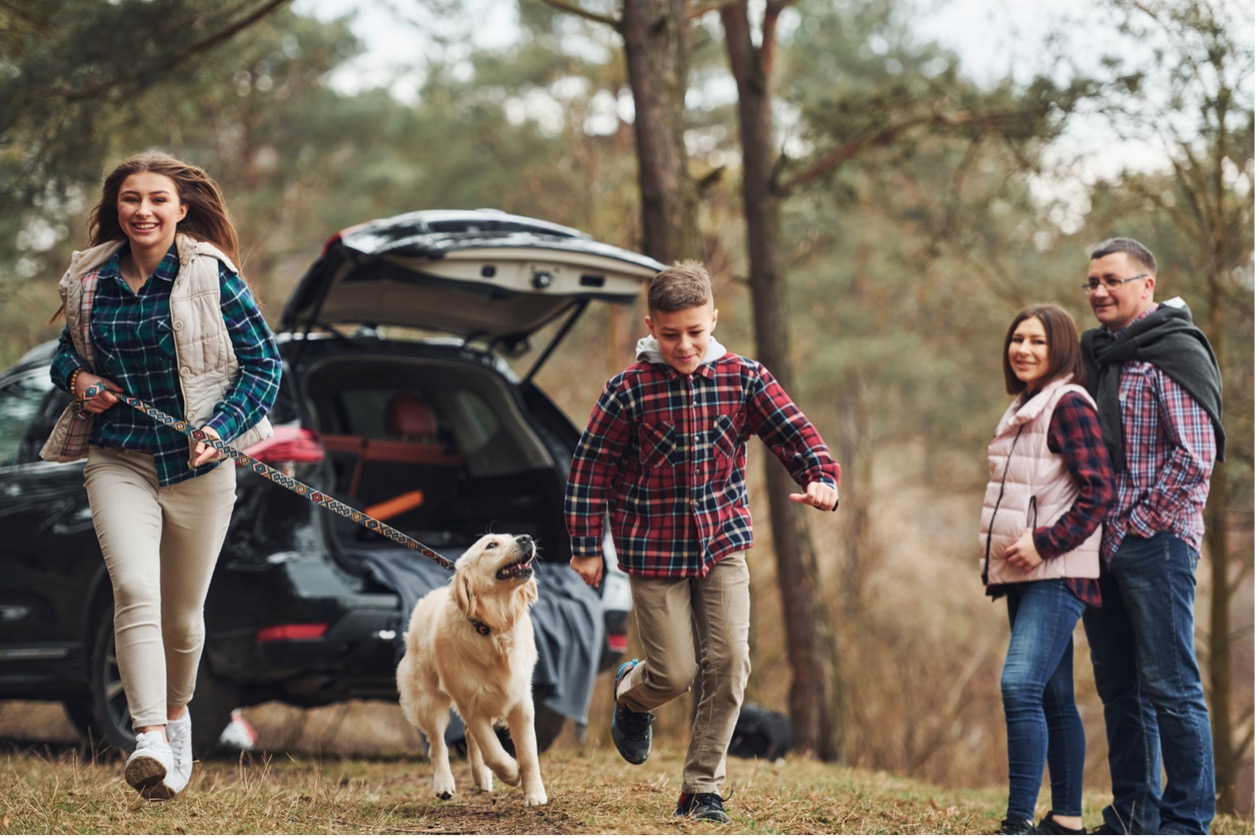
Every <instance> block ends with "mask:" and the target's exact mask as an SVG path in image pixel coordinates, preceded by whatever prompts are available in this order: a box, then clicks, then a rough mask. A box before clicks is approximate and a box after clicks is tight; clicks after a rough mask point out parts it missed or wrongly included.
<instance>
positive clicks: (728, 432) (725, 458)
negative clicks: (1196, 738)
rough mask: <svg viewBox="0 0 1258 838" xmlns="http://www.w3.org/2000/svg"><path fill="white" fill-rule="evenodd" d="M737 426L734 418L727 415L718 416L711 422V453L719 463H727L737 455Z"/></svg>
mask: <svg viewBox="0 0 1258 838" xmlns="http://www.w3.org/2000/svg"><path fill="white" fill-rule="evenodd" d="M738 446H739V440H738V428H736V427H735V426H734V420H733V419H731V418H730V417H728V416H718V417H717V419H716V422H714V423H713V424H712V455H713V456H714V457H715V458H716V461H717V462H718V463H721V464H725V463H728V462H729V461H730V460H733V459H734V458H735V457H736V456H737V455H738Z"/></svg>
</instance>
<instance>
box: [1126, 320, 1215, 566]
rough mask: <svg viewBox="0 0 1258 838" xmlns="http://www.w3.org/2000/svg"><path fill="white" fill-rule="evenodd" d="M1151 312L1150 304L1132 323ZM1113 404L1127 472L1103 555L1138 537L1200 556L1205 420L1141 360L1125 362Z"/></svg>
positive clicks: (1209, 462)
mask: <svg viewBox="0 0 1258 838" xmlns="http://www.w3.org/2000/svg"><path fill="white" fill-rule="evenodd" d="M1156 308H1157V306H1150V307H1149V308H1148V309H1146V310H1145V311H1144V312H1142V313H1141V314H1140V316H1139V317H1137V318H1136V320H1140V319H1141V318H1143V317H1147V316H1148V315H1149V314H1151V313H1152V312H1153V311H1155V310H1156ZM1133 322H1134V321H1133ZM1118 401H1119V404H1120V405H1121V406H1122V411H1123V434H1124V436H1125V438H1126V446H1127V470H1126V471H1123V472H1119V473H1118V475H1117V482H1118V503H1117V504H1115V505H1114V508H1113V509H1112V510H1111V511H1110V514H1109V517H1108V518H1107V519H1106V521H1105V535H1104V537H1103V539H1102V541H1101V556H1102V557H1103V558H1104V559H1105V560H1106V561H1109V560H1111V559H1113V558H1114V554H1115V553H1116V552H1117V551H1118V548H1119V545H1121V544H1122V543H1123V538H1125V537H1126V535H1127V534H1128V533H1129V532H1130V533H1133V534H1135V535H1138V536H1140V537H1141V538H1150V537H1152V536H1153V535H1154V534H1155V533H1159V532H1164V533H1170V534H1171V535H1173V536H1175V537H1176V538H1178V539H1180V540H1181V541H1183V542H1185V543H1186V544H1187V545H1188V546H1189V547H1190V548H1192V549H1193V550H1196V551H1198V552H1200V550H1201V537H1202V535H1203V534H1204V533H1205V522H1204V520H1203V519H1202V510H1203V509H1204V508H1205V505H1206V496H1207V495H1209V494H1210V475H1211V473H1212V472H1213V470H1214V460H1215V454H1216V447H1215V439H1214V426H1213V425H1212V424H1211V423H1210V415H1209V414H1208V413H1206V411H1205V409H1204V408H1203V407H1202V406H1201V405H1199V404H1197V402H1196V401H1194V400H1193V398H1192V397H1191V396H1189V395H1188V393H1186V392H1185V391H1184V389H1183V388H1182V387H1180V386H1179V385H1178V384H1176V383H1175V382H1174V381H1173V380H1172V379H1171V378H1170V376H1168V375H1166V373H1164V372H1162V371H1161V370H1160V369H1158V368H1157V367H1155V366H1153V365H1152V364H1149V363H1146V362H1144V361H1128V362H1127V363H1125V364H1123V374H1122V378H1120V379H1119V384H1118Z"/></svg>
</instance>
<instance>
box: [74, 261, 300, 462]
mask: <svg viewBox="0 0 1258 838" xmlns="http://www.w3.org/2000/svg"><path fill="white" fill-rule="evenodd" d="M126 252H127V248H126V247H123V248H122V249H121V250H119V251H118V253H116V254H114V256H113V257H112V258H111V259H110V260H109V261H108V262H106V263H105V264H104V265H102V266H101V268H100V273H99V275H98V277H97V280H96V283H97V285H96V291H95V296H94V299H93V301H92V318H91V333H90V334H91V341H92V345H93V346H94V347H95V349H96V372H97V373H98V374H99V375H101V376H102V377H103V378H107V379H110V380H111V381H113V382H114V383H115V384H117V385H118V386H119V387H120V388H121V389H122V391H123V392H124V393H127V394H128V395H130V396H133V397H135V398H137V399H140V400H142V401H145V402H148V403H149V404H151V405H153V406H154V407H156V408H157V409H158V410H161V411H163V412H165V413H168V414H170V415H171V416H175V417H177V418H182V417H183V415H184V405H183V391H182V390H181V389H180V384H179V374H178V372H177V371H176V369H175V338H174V334H173V333H172V331H171V327H170V292H171V288H172V287H173V285H174V281H175V277H176V276H177V275H178V273H179V253H178V251H177V249H176V246H175V245H171V248H170V250H169V251H168V252H167V254H166V255H165V256H164V257H163V258H162V261H161V263H160V264H158V266H157V270H155V271H154V272H153V276H152V277H150V278H149V280H148V281H147V282H146V283H145V284H144V285H143V286H142V287H141V288H140V291H139V293H138V294H133V293H132V292H131V289H130V288H128V287H127V285H126V282H124V281H123V279H122V274H121V272H120V271H119V268H118V262H119V259H120V258H121V256H122V255H123V254H124V253H126ZM218 271H219V286H220V288H221V295H220V305H221V307H222V311H223V322H224V323H225V324H226V326H227V332H228V335H229V336H230V337H231V342H232V349H233V350H234V352H235V353H236V359H237V361H239V362H240V374H239V376H238V377H237V378H236V381H235V382H234V383H233V384H232V385H231V387H230V388H229V389H228V391H227V394H226V395H225V396H224V398H223V400H222V401H221V402H219V403H218V404H217V405H215V409H214V416H213V417H212V418H211V419H210V420H209V421H208V422H206V423H205V427H209V428H213V429H214V430H215V431H217V432H218V434H219V436H221V437H222V438H223V439H225V440H231V439H234V438H235V437H237V436H239V435H240V434H241V433H242V432H244V431H247V430H248V429H249V428H251V427H253V426H254V425H256V424H257V423H258V422H260V421H262V419H263V418H264V417H265V416H266V414H267V412H268V411H269V410H270V409H271V405H272V404H273V403H274V402H275V397H276V394H277V393H278V392H279V382H280V355H279V350H278V348H277V347H276V345H275V338H274V337H273V336H272V335H271V330H270V328H269V327H268V326H267V324H266V320H265V319H264V318H263V316H262V313H261V312H260V311H259V310H258V306H257V303H256V302H255V301H254V299H253V295H252V294H251V293H250V291H249V286H248V285H246V284H245V281H244V280H243V279H242V278H241V277H240V276H239V275H237V274H236V273H234V272H233V271H231V270H230V269H228V268H227V266H225V265H224V264H223V263H222V262H219V263H218ZM86 366H88V364H87V362H86V361H85V360H84V359H82V358H80V357H79V355H78V353H77V352H75V349H74V343H73V342H72V341H71V340H70V333H69V330H68V329H65V330H63V331H62V334H61V342H60V344H59V345H58V347H57V356H56V358H54V359H53V363H52V369H51V375H52V380H53V382H54V383H56V384H57V385H58V386H59V387H61V388H62V389H63V390H66V391H69V381H70V375H71V374H72V373H73V372H74V371H75V370H76V369H78V368H79V367H86ZM89 441H90V442H91V444H92V445H97V446H101V447H109V448H124V449H130V450H136V451H151V452H152V454H153V460H154V463H155V465H156V466H157V474H158V482H159V483H160V485H162V486H169V485H171V484H173V483H178V482H180V481H182V480H187V479H188V478H190V477H195V476H197V475H199V474H204V473H206V472H207V471H210V470H211V469H213V468H214V467H215V466H216V465H218V463H219V462H221V460H219V461H217V462H215V463H211V464H209V465H205V466H201V467H200V468H197V469H192V468H190V467H189V466H188V451H189V448H188V438H187V437H186V436H184V435H183V434H182V433H180V432H179V431H176V430H174V429H173V428H168V427H166V426H165V425H162V424H159V423H157V422H156V421H155V420H153V419H151V418H149V417H148V416H146V415H144V414H142V413H140V412H139V411H137V410H133V409H132V408H129V407H127V406H126V405H124V404H117V405H114V406H113V407H112V408H110V409H109V410H107V411H105V412H104V413H102V414H100V415H98V416H97V417H96V418H95V421H94V422H93V424H92V432H91V436H90V437H89Z"/></svg>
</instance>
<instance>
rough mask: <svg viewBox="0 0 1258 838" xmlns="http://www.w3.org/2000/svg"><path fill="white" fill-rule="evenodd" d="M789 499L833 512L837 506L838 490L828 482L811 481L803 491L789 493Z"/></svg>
mask: <svg viewBox="0 0 1258 838" xmlns="http://www.w3.org/2000/svg"><path fill="white" fill-rule="evenodd" d="M791 500H793V501H795V502H796V503H802V504H804V505H805V506H811V507H813V508H815V509H823V510H825V511H827V512H833V511H834V510H836V509H838V508H839V490H838V489H836V488H834V487H833V486H831V485H830V484H829V483H820V482H817V481H813V482H812V483H809V484H808V488H807V489H805V490H804V491H803V492H796V493H794V494H793V495H791Z"/></svg>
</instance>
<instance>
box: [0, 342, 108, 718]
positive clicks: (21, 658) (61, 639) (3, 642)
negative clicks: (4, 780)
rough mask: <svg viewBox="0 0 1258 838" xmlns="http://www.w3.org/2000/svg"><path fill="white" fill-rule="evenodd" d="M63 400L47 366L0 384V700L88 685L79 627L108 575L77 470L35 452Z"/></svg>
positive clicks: (55, 693)
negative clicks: (41, 457)
mask: <svg viewBox="0 0 1258 838" xmlns="http://www.w3.org/2000/svg"><path fill="white" fill-rule="evenodd" d="M68 401H69V398H68V396H66V395H65V394H64V393H62V392H61V391H60V390H57V389H55V388H54V387H53V386H52V382H51V381H50V380H49V378H48V367H47V366H46V365H39V366H29V365H28V366H26V367H22V368H19V369H18V370H16V371H11V372H9V373H6V374H4V375H3V376H2V377H0V532H3V533H4V538H3V539H0V578H2V579H3V580H4V582H3V584H0V694H8V695H10V696H11V697H19V696H18V695H15V694H14V691H17V692H18V693H21V692H23V691H25V693H26V694H25V695H23V696H21V697H29V698H36V697H41V696H40V695H39V693H41V692H45V693H47V695H46V696H45V697H48V698H57V697H60V696H61V695H62V694H63V691H64V690H65V689H66V688H67V687H72V685H76V684H81V682H82V680H83V678H84V677H85V670H86V658H87V654H88V650H87V649H86V648H85V646H86V644H87V643H88V640H87V634H88V633H87V630H86V625H87V623H88V620H89V619H90V614H89V612H90V606H91V604H92V601H91V600H92V596H93V594H94V592H95V591H97V590H98V589H99V587H100V586H101V584H102V583H103V582H104V581H105V570H104V565H103V562H102V560H101V555H100V549H99V547H98V546H97V542H96V535H95V532H94V530H93V528H92V516H91V512H90V510H89V509H88V505H87V495H86V492H85V491H84V489H83V464H82V462H79V463H69V464H66V463H46V462H44V461H42V460H41V459H40V458H39V450H40V448H41V447H42V445H43V442H44V440H45V439H47V437H48V433H49V431H50V430H51V428H52V425H53V424H54V423H55V421H56V418H57V416H58V415H60V413H61V411H62V409H63V408H64V406H65V405H66V404H67V403H68Z"/></svg>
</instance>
